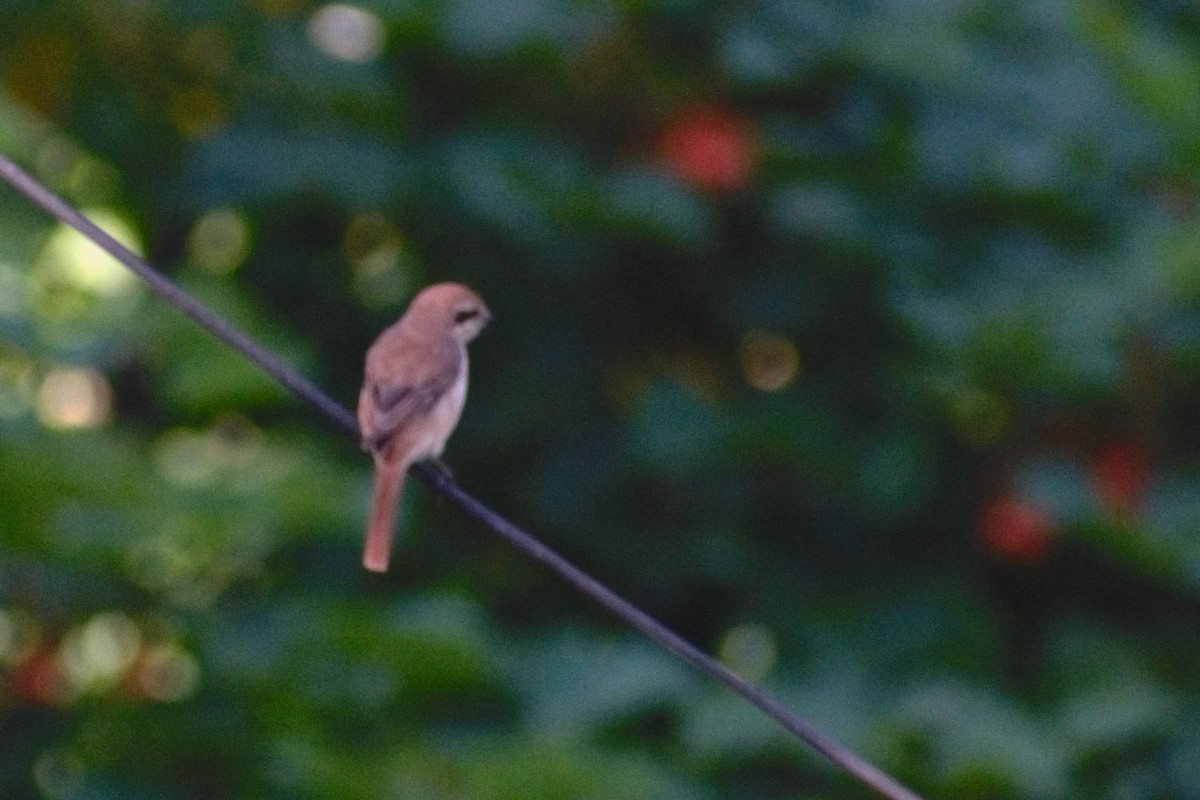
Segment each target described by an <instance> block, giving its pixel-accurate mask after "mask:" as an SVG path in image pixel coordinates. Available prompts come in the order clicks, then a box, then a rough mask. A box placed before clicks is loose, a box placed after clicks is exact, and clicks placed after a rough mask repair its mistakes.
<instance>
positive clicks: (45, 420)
mask: <svg viewBox="0 0 1200 800" xmlns="http://www.w3.org/2000/svg"><path fill="white" fill-rule="evenodd" d="M112 401H113V397H112V388H111V387H110V386H109V385H108V381H107V380H106V379H105V377H104V376H103V375H101V374H100V373H99V372H96V371H95V370H93V369H87V368H79V369H56V370H52V371H51V372H50V373H49V374H48V375H46V377H45V379H44V380H43V381H42V386H41V388H40V389H39V390H38V395H37V405H36V408H37V415H38V419H39V420H41V422H42V424H43V425H45V426H46V427H47V428H55V429H66V428H96V427H99V426H101V425H103V424H104V423H106V422H108V420H109V418H110V416H111V414H112Z"/></svg>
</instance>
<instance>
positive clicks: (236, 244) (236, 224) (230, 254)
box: [187, 208, 250, 275]
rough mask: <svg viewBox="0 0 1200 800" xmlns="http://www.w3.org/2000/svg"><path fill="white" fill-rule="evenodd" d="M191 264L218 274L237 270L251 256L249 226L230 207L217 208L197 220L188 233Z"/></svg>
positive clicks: (243, 217) (243, 218) (240, 215)
mask: <svg viewBox="0 0 1200 800" xmlns="http://www.w3.org/2000/svg"><path fill="white" fill-rule="evenodd" d="M187 247H188V256H189V257H190V259H191V261H192V263H193V264H195V265H196V266H197V267H200V268H201V269H203V270H205V271H207V272H211V273H214V274H217V275H226V274H228V273H230V272H233V271H234V270H235V269H237V268H238V267H239V266H240V265H241V263H242V262H243V261H245V260H246V256H247V255H249V253H250V223H249V222H248V221H247V219H246V217H245V216H244V215H243V214H241V213H239V212H238V211H235V210H233V209H231V208H216V209H213V210H212V211H209V212H208V213H206V214H204V215H203V216H201V217H200V219H198V220H196V224H195V225H193V226H192V230H191V232H190V233H189V234H188V241H187Z"/></svg>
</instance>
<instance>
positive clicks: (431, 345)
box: [358, 283, 492, 572]
mask: <svg viewBox="0 0 1200 800" xmlns="http://www.w3.org/2000/svg"><path fill="white" fill-rule="evenodd" d="M491 318H492V314H491V311H490V310H489V309H488V307H487V305H486V304H485V303H484V302H483V300H482V299H481V298H480V296H479V295H478V294H476V292H475V291H474V290H473V289H471V288H470V287H468V286H465V285H463V284H461V283H436V284H433V285H431V286H428V287H426V288H424V289H422V290H421V291H420V292H418V293H417V295H416V296H415V297H414V298H413V299H412V302H411V303H409V306H408V309H407V310H406V311H405V312H404V315H403V316H401V317H400V319H399V320H398V321H396V322H395V323H393V324H392V325H391V326H390V327H388V328H386V329H385V330H384V331H383V333H381V334H379V338H377V339H376V340H375V342H374V343H373V344H372V345H371V347H370V348H369V349H368V350H367V356H366V365H365V368H364V370H363V385H362V391H361V392H360V393H359V396H358V426H359V430H360V432H361V436H362V447H363V449H364V450H366V451H367V452H368V453H370V454H371V456H372V457H373V459H374V462H375V480H374V485H373V489H372V499H371V511H370V515H369V517H368V518H367V530H366V539H365V542H364V547H363V566H364V567H365V568H366V569H368V570H370V571H372V572H386V571H387V567H388V560H389V558H390V555H391V549H392V535H393V533H394V531H395V526H396V513H397V511H396V510H397V507H398V505H399V501H400V498H401V496H402V494H403V491H404V479H405V476H406V475H407V473H408V468H409V467H410V466H412V465H413V464H415V463H417V462H420V461H426V460H431V459H432V460H435V461H437V460H439V459H440V458H441V455H442V450H443V449H444V448H445V446H446V440H447V439H449V438H450V434H451V433H453V432H454V428H455V426H456V425H457V424H458V419H459V416H460V415H461V414H462V409H463V404H464V403H465V402H466V398H467V371H468V370H467V343H468V342H470V341H471V340H472V339H474V338H475V337H476V336H478V335H479V332H480V331H482V330H483V328H484V327H485V326H486V325H487V324H488V322H489V321H490V320H491ZM438 463H439V466H440V461H439V462H438Z"/></svg>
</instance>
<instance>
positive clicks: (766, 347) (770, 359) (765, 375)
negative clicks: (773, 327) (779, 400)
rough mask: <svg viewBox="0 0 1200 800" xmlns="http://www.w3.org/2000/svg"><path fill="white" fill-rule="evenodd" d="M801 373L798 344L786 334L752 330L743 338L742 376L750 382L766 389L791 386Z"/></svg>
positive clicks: (756, 387)
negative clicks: (793, 342)
mask: <svg viewBox="0 0 1200 800" xmlns="http://www.w3.org/2000/svg"><path fill="white" fill-rule="evenodd" d="M799 372H800V355H799V353H798V352H797V351H796V345H794V344H792V342H791V341H790V340H789V339H788V338H787V337H784V336H780V335H779V334H775V333H765V332H763V331H751V332H750V333H748V334H746V338H745V339H744V340H743V341H742V375H743V376H744V377H745V379H746V383H748V384H750V385H751V386H753V387H754V388H755V389H758V390H759V391H763V392H775V391H779V390H780V389H783V388H785V387H786V386H788V385H790V384H791V383H792V382H793V381H794V380H796V376H797V375H798V374H799Z"/></svg>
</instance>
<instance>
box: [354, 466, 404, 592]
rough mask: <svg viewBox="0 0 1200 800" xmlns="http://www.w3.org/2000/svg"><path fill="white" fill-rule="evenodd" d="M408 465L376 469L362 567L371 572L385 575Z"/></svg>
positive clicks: (377, 467) (376, 467)
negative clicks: (397, 508)
mask: <svg viewBox="0 0 1200 800" xmlns="http://www.w3.org/2000/svg"><path fill="white" fill-rule="evenodd" d="M407 472H408V465H407V464H394V465H393V464H381V463H376V465H375V488H374V490H373V491H372V498H371V516H370V517H369V518H368V520H367V540H366V546H365V547H364V548H363V566H364V567H366V568H367V569H369V570H371V571H372V572H387V568H388V557H389V556H390V555H391V552H392V534H393V532H394V531H395V529H396V507H397V506H398V505H399V501H400V496H401V494H402V493H403V492H404V476H405V474H406V473H407Z"/></svg>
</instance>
